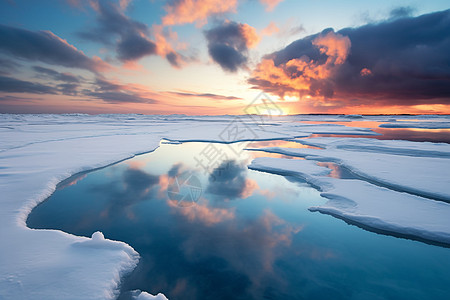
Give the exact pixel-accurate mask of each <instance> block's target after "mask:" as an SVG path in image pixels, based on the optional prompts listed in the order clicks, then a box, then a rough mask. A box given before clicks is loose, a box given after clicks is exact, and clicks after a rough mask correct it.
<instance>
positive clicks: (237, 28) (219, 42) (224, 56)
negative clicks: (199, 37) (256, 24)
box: [205, 22, 258, 72]
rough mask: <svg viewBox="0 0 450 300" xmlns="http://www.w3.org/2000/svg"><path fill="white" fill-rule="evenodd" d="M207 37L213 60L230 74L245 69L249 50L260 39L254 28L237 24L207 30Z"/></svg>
mask: <svg viewBox="0 0 450 300" xmlns="http://www.w3.org/2000/svg"><path fill="white" fill-rule="evenodd" d="M205 37H206V40H207V41H208V52H209V55H210V56H211V58H212V59H213V60H214V61H215V62H216V63H218V64H219V65H220V66H221V67H222V69H224V70H225V71H229V72H236V71H237V70H238V69H239V68H242V67H245V65H246V63H247V60H248V58H247V52H248V48H249V46H251V45H252V44H253V43H254V42H255V41H256V40H257V39H258V37H257V35H256V33H255V31H254V29H253V28H252V27H250V26H249V25H247V24H241V23H236V22H224V23H223V24H220V25H218V26H216V27H214V28H212V29H210V30H207V31H205Z"/></svg>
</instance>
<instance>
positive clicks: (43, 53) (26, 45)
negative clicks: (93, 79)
mask: <svg viewBox="0 0 450 300" xmlns="http://www.w3.org/2000/svg"><path fill="white" fill-rule="evenodd" d="M0 51H1V52H4V53H6V54H8V55H10V56H13V57H16V58H20V59H27V60H31V61H41V62H45V63H48V64H52V65H59V66H64V67H69V68H79V69H85V70H89V71H92V72H94V73H97V72H100V71H102V70H105V69H107V68H108V65H107V64H106V63H105V62H103V61H102V60H101V59H99V58H95V57H94V58H89V57H87V56H86V55H85V54H84V53H83V52H82V51H80V50H78V49H77V48H75V47H74V46H73V45H71V44H69V43H68V42H67V41H66V40H63V39H61V38H60V37H58V36H56V35H55V34H53V33H52V32H50V31H30V30H26V29H20V28H15V27H10V26H5V25H0Z"/></svg>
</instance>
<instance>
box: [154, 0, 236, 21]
mask: <svg viewBox="0 0 450 300" xmlns="http://www.w3.org/2000/svg"><path fill="white" fill-rule="evenodd" d="M236 7H237V0H228V1H222V0H180V1H176V2H173V3H172V4H168V5H167V6H166V7H165V9H166V11H167V14H166V15H165V16H164V17H163V19H162V22H163V24H164V25H177V24H186V23H194V22H195V23H196V24H197V25H198V26H203V25H205V24H206V23H207V18H208V17H209V16H211V15H214V14H220V13H225V12H229V11H236Z"/></svg>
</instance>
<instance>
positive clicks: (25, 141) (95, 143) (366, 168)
mask: <svg viewBox="0 0 450 300" xmlns="http://www.w3.org/2000/svg"><path fill="white" fill-rule="evenodd" d="M392 118H393V117H392V116H375V117H366V116H362V118H361V117H359V116H358V118H357V119H358V120H371V121H373V120H375V121H388V120H390V119H392ZM235 120H236V117H235V116H204V117H199V116H194V117H186V116H183V115H172V116H143V115H99V116H88V115H82V114H70V115H8V114H0V239H1V240H2V249H1V250H0V266H1V268H0V299H47V300H51V299H58V300H59V299H83V300H88V299H113V298H115V297H116V295H117V286H118V284H119V282H120V278H121V276H123V274H125V273H126V272H130V271H131V270H132V269H133V268H134V267H135V265H136V263H137V261H138V254H137V253H136V252H135V251H134V250H133V249H132V248H131V247H130V246H128V245H126V244H124V243H122V242H115V241H111V240H108V237H105V239H103V238H102V236H101V235H100V234H96V235H95V236H94V239H93V240H92V239H90V238H86V237H77V236H73V235H70V234H66V233H63V232H60V231H55V230H32V229H29V228H27V227H26V226H25V220H26V217H27V215H28V213H29V212H30V211H31V209H32V208H33V207H34V206H35V205H37V204H38V203H39V202H41V201H43V200H45V198H46V197H48V196H49V195H50V194H51V193H52V192H53V191H54V190H55V187H56V185H57V184H58V183H59V182H60V181H62V180H64V179H66V178H68V177H69V176H71V175H73V174H75V173H77V172H81V171H86V170H91V169H94V168H99V167H103V166H106V165H108V164H111V163H114V162H117V161H120V160H123V159H125V158H129V157H132V156H134V155H136V154H139V153H143V152H148V151H152V150H153V149H155V148H156V147H157V146H158V145H159V142H160V140H161V139H163V138H165V139H170V140H174V141H189V140H202V141H216V142H232V141H234V140H241V139H252V140H264V139H275V138H285V139H292V138H294V137H306V136H309V135H310V134H312V133H330V134H332V133H341V134H342V133H345V134H375V133H373V132H372V131H370V130H369V129H367V128H365V129H364V128H354V127H352V128H350V127H345V126H342V125H336V124H334V125H333V124H330V125H314V124H304V123H300V122H299V121H304V120H309V121H323V120H331V121H343V120H350V121H351V120H352V118H345V117H343V116H288V117H278V118H273V119H270V118H265V119H262V120H258V119H254V117H253V116H244V117H241V118H240V120H243V124H245V125H246V126H247V127H245V126H244V127H241V130H242V128H249V129H250V131H248V132H247V133H245V134H244V136H243V137H242V136H240V135H233V134H232V132H233V131H230V128H231V126H232V124H236V123H235ZM238 125H239V124H238ZM253 133H256V136H252V135H253ZM312 141H314V140H312ZM318 141H320V142H322V143H323V140H317V139H316V142H318ZM355 143H356V142H355ZM329 144H330V143H328V144H326V145H325V146H326V147H330V148H329V149H328V148H327V149H325V150H314V149H302V150H298V151H299V152H298V153H295V154H296V155H300V156H306V157H307V158H309V159H310V160H306V161H298V162H297V161H296V162H294V161H293V160H290V161H289V164H288V163H283V166H282V167H283V170H284V171H286V170H288V171H289V172H296V176H301V175H302V174H303V176H304V177H305V178H306V179H307V180H310V181H313V180H318V179H321V181H317V182H315V184H316V185H317V186H320V187H322V188H325V187H326V185H327V184H333V185H334V186H335V188H336V191H339V190H338V188H339V182H340V181H336V182H338V183H336V182H334V181H332V180H330V179H329V178H328V177H326V176H325V174H326V172H328V171H327V170H326V169H324V168H323V167H318V166H316V165H315V164H314V162H312V161H311V159H316V160H321V159H331V160H335V161H338V162H342V163H345V164H347V165H348V166H349V167H350V168H351V167H353V171H355V172H358V171H360V173H362V174H363V175H366V176H371V177H372V178H375V179H376V180H379V181H383V180H384V181H386V182H388V183H395V184H396V185H399V186H402V187H404V186H407V187H409V188H415V189H417V190H419V191H422V192H423V191H426V192H428V193H433V195H435V196H439V197H448V195H449V192H448V191H446V187H447V186H448V180H447V181H446V180H444V179H442V178H449V177H450V176H448V175H449V174H448V170H450V168H448V167H447V166H448V161H449V160H448V159H444V158H442V157H440V154H442V153H447V150H446V149H444V148H445V147H435V146H434V145H426V144H420V143H418V144H417V147H415V146H414V147H412V148H411V147H410V146H409V145H406V144H405V145H403V144H401V145H400V144H389V145H378V144H377V145H373V144H367V143H365V144H364V143H361V142H357V144H352V143H349V142H347V143H346V144H345V143H344V144H342V143H341V144H340V145H341V146H342V147H343V146H344V145H346V147H358V145H359V148H357V149H356V150H355V151H353V150H351V151H350V150H349V149H344V148H339V147H334V148H333V146H330V145H329ZM337 144H338V143H337ZM337 144H336V145H337ZM421 145H422V147H421ZM374 146H375V147H378V148H376V149H375V150H374V149H372V148H373V147H374ZM370 147H372V148H370ZM383 147H384V148H383ZM405 149H410V150H409V156H407V155H403V154H402V153H403V152H402V151H404V150H405ZM412 149H416V150H417V151H421V152H420V153H421V155H422V156H424V157H420V159H421V160H420V161H422V159H429V160H435V162H434V163H433V162H431V161H423V163H419V165H417V166H416V167H414V168H413V169H405V168H406V167H407V166H408V165H409V164H411V163H412V162H414V155H415V156H418V155H417V154H418V152H417V151H416V150H414V151H416V152H413V150H412ZM266 150H268V149H266ZM369 150H370V151H369ZM280 151H284V152H285V151H287V150H286V149H284V150H283V149H281V150H280ZM289 151H293V150H289ZM392 151H394V152H395V151H397V152H399V151H400V152H401V153H400V152H399V153H397V154H402V155H396V154H393V153H392ZM355 153H356V154H355ZM367 155H369V156H367ZM370 155H376V156H377V157H370ZM383 155H384V156H386V155H388V156H389V159H387V158H386V157H383ZM367 157H368V158H369V159H367ZM400 157H401V159H400ZM375 158H377V159H378V158H379V159H380V161H377V160H374V159H375ZM385 158H386V159H385ZM383 160H385V163H383ZM365 161H366V162H365ZM262 162H264V164H265V163H266V161H262ZM389 163H392V164H394V165H395V166H389V165H387V166H386V164H389ZM414 164H415V163H414ZM374 165H375V167H374ZM378 165H379V167H376V166H378ZM431 165H432V166H433V168H434V169H433V168H432V167H431ZM380 166H382V167H380ZM402 168H403V169H404V170H403V171H402ZM396 169H398V170H396ZM391 171H392V174H390V172H391ZM415 173H417V174H415ZM418 174H426V176H425V177H422V178H421V180H422V181H423V182H418V180H419V179H420V176H419V175H418ZM399 175H400V177H401V176H403V178H400V179H399V178H396V176H397V177H398V176H399ZM307 176H309V178H307ZM323 178H325V179H327V180H328V181H323ZM439 178H441V179H439ZM342 189H344V188H342ZM376 189H382V188H380V187H376ZM329 192H331V190H330V191H329ZM339 193H341V192H339ZM380 193H381V192H380ZM389 193H394V192H391V191H389ZM399 194H400V193H399ZM329 195H331V194H329ZM411 197H412V196H411ZM414 197H415V196H414ZM331 198H332V197H330V201H335V202H330V203H329V204H328V207H329V209H330V208H331V207H339V203H340V202H339V201H336V199H331ZM354 200H355V199H354ZM356 200H357V199H356ZM416 200H417V199H416ZM352 201H353V200H352ZM427 201H430V200H427ZM399 203H400V204H401V205H404V203H403V202H399ZM405 203H406V200H405ZM427 203H428V202H427ZM439 204H440V205H444V204H445V203H444V204H442V203H439ZM380 207H382V206H380ZM380 207H377V206H376V205H374V206H364V207H363V206H361V209H362V208H364V210H361V211H362V212H364V213H367V212H370V213H371V214H372V216H373V217H374V218H375V217H379V218H383V215H382V214H381V212H382V211H383V210H382V209H381V208H380ZM383 207H384V206H383ZM375 208H379V209H375ZM400 208H402V206H399V208H398V210H397V211H398V212H400V211H401V209H400ZM318 209H319V208H318ZM322 209H323V212H325V209H326V207H325V206H324V207H322ZM424 211H425V212H427V214H429V215H427V216H428V218H429V219H433V218H434V217H436V216H435V211H434V210H429V211H428V210H424ZM343 212H344V210H343ZM378 214H381V215H378ZM412 221H414V220H412ZM412 221H411V222H412ZM425 229H427V230H428V232H429V234H431V232H433V230H437V229H436V228H432V227H430V228H425ZM425 229H424V230H425ZM392 230H394V227H393V229H392ZM419 230H420V228H419ZM140 295H142V297H150V295H149V294H147V293H145V292H142V293H141V294H139V297H141V296H140ZM157 297H160V298H161V299H164V298H162V297H163V296H162V295H161V296H157ZM150 299H152V298H150ZM156 299H158V298H156Z"/></svg>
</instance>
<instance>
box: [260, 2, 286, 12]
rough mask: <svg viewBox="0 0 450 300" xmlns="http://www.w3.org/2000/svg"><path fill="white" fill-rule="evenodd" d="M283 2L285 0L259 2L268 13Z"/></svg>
mask: <svg viewBox="0 0 450 300" xmlns="http://www.w3.org/2000/svg"><path fill="white" fill-rule="evenodd" d="M281 1H283V0H259V2H261V4H263V5H264V6H265V7H266V10H267V11H272V10H273V9H274V8H275V6H277V5H278V3H280V2H281Z"/></svg>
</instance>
